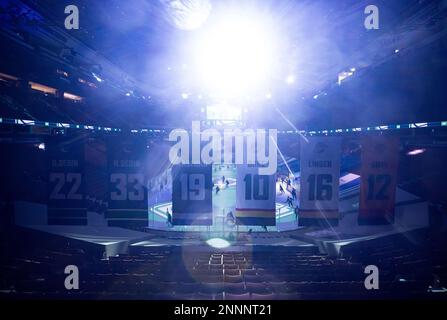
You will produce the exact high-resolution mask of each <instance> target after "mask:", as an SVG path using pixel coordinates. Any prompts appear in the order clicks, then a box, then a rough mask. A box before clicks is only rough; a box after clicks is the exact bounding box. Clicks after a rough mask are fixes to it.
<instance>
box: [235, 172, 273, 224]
mask: <svg viewBox="0 0 447 320" xmlns="http://www.w3.org/2000/svg"><path fill="white" fill-rule="evenodd" d="M275 201H276V189H275V175H274V174H272V175H259V166H258V165H238V166H237V179H236V215H235V216H236V223H237V224H240V225H253V226H274V225H275V224H276V215H275V213H276V207H275V205H276V204H275Z"/></svg>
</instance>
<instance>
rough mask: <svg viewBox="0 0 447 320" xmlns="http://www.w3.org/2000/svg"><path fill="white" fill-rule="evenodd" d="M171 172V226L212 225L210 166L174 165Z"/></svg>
mask: <svg viewBox="0 0 447 320" xmlns="http://www.w3.org/2000/svg"><path fill="white" fill-rule="evenodd" d="M171 172H172V224H173V225H202V226H203V225H204V226H209V225H212V223H213V203H212V189H213V181H212V166H211V165H175V166H173V167H172V171H171Z"/></svg>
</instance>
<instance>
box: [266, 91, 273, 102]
mask: <svg viewBox="0 0 447 320" xmlns="http://www.w3.org/2000/svg"><path fill="white" fill-rule="evenodd" d="M265 98H266V99H267V100H270V99H271V98H272V94H271V93H270V92H269V93H267V94H266V95H265Z"/></svg>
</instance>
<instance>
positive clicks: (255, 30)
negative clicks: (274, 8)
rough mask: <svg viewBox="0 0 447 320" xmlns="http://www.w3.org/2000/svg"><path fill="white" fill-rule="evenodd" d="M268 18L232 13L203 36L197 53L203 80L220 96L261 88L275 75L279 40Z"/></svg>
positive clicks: (201, 80) (199, 70)
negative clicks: (277, 42) (277, 41)
mask: <svg viewBox="0 0 447 320" xmlns="http://www.w3.org/2000/svg"><path fill="white" fill-rule="evenodd" d="M273 30H274V26H273V25H272V23H271V21H270V19H268V17H264V16H262V15H259V16H247V15H241V14H240V13H235V14H228V15H226V16H224V17H222V18H221V19H218V20H217V22H216V23H215V24H214V25H212V26H210V28H209V29H208V30H207V31H204V32H202V33H201V35H200V36H199V39H198V41H197V43H196V50H195V52H194V55H195V60H196V65H197V71H198V76H199V80H200V82H201V84H202V85H204V86H207V89H208V90H210V91H211V92H213V93H216V94H217V95H219V96H226V97H234V96H239V95H241V94H246V93H247V92H248V91H252V90H256V89H259V88H260V87H261V86H262V85H263V84H264V83H265V82H266V81H267V80H269V79H270V78H271V76H272V72H273V69H274V64H275V63H277V62H278V61H276V60H277V59H276V58H277V57H276V56H275V49H276V45H275V42H276V40H277V39H276V37H275V36H274V35H273Z"/></svg>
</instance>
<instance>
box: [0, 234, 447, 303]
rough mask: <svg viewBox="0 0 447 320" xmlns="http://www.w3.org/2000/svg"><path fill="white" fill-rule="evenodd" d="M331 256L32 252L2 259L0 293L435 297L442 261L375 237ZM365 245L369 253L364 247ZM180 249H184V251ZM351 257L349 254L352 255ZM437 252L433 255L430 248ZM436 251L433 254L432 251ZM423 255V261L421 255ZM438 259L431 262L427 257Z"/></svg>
mask: <svg viewBox="0 0 447 320" xmlns="http://www.w3.org/2000/svg"><path fill="white" fill-rule="evenodd" d="M382 241H383V242H382V243H381V244H380V243H378V242H376V243H375V244H369V245H368V246H364V247H363V248H362V249H360V248H355V250H354V249H351V250H346V252H343V257H340V258H330V257H327V256H325V255H322V254H319V253H318V251H317V249H316V248H315V247H277V248H275V247H262V248H255V249H253V250H238V251H232V252H219V251H209V250H208V249H207V248H205V247H203V248H201V247H196V248H195V250H194V251H192V250H191V249H188V250H186V249H185V248H181V247H158V248H144V249H136V250H135V252H132V254H126V255H119V256H116V257H110V258H109V259H108V260H105V259H104V260H100V261H98V260H96V261H95V260H93V259H91V258H89V257H87V255H86V253H84V252H83V251H82V250H73V249H71V250H63V251H61V252H59V251H49V250H34V252H33V253H32V254H28V255H24V254H21V255H19V256H15V257H9V258H8V259H2V263H1V270H0V273H1V275H2V276H1V284H0V286H1V287H0V292H1V296H2V297H9V298H43V299H48V298H59V299H60V298H62V299H155V300H164V299H200V300H241V299H243V300H245V299H254V300H272V299H281V300H288V299H393V298H394V299H397V298H399V299H400V298H433V297H434V298H437V297H440V296H445V294H443V293H431V292H428V289H429V286H430V285H432V284H433V283H434V281H438V282H439V281H440V282H441V284H444V285H445V275H446V274H447V273H446V265H447V263H446V260H445V256H444V257H442V256H440V255H439V256H437V255H436V256H434V255H433V256H432V255H430V254H425V255H424V253H423V250H421V251H418V250H414V249H415V248H414V246H413V247H412V246H404V245H402V246H401V245H399V242H395V244H394V242H392V241H386V240H382ZM368 248H369V249H368ZM185 252H188V253H187V254H186V253H185ZM356 252H357V253H358V254H355V253H356ZM431 252H435V253H436V252H437V251H431ZM438 254H439V252H438ZM424 257H425V258H424ZM433 257H439V258H438V259H432V258H433ZM69 264H70V265H73V264H74V265H76V266H78V267H79V272H80V283H79V290H67V289H65V287H64V279H65V277H66V276H67V275H65V274H64V268H65V266H66V265H69ZM368 264H375V265H377V266H378V267H379V269H380V290H366V289H365V287H364V279H365V277H366V275H365V274H364V267H365V266H366V265H368Z"/></svg>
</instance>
